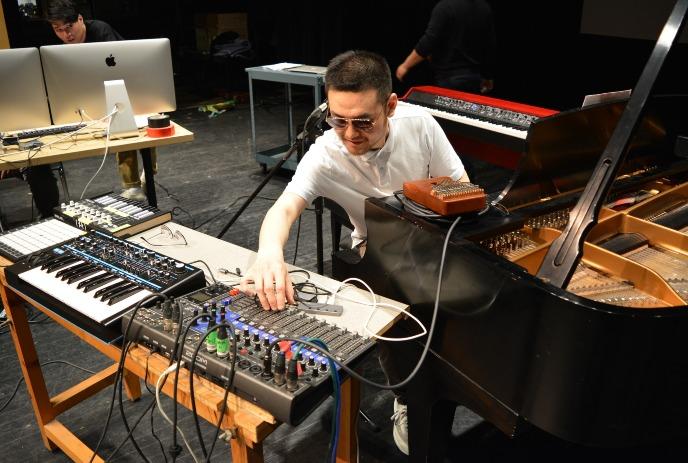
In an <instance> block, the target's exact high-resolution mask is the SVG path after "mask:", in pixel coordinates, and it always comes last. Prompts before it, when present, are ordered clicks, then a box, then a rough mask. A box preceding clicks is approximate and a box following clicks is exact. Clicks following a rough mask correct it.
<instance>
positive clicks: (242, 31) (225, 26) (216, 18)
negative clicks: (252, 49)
mask: <svg viewBox="0 0 688 463" xmlns="http://www.w3.org/2000/svg"><path fill="white" fill-rule="evenodd" d="M195 24H196V49H197V50H199V51H209V50H210V43H211V42H212V41H213V39H214V38H215V37H217V36H218V35H220V34H221V33H222V32H228V31H234V32H236V33H237V34H239V37H241V38H242V39H248V25H247V20H246V13H205V14H197V15H196V16H195Z"/></svg>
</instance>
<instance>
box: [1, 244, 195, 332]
mask: <svg viewBox="0 0 688 463" xmlns="http://www.w3.org/2000/svg"><path fill="white" fill-rule="evenodd" d="M5 276H6V278H7V283H8V286H10V287H11V288H12V289H13V290H15V291H16V292H18V293H21V294H24V295H26V296H28V297H29V298H31V299H33V300H35V301H36V302H38V303H40V304H41V305H43V306H44V307H46V308H47V309H49V310H51V311H53V312H55V313H56V314H58V315H60V316H61V317H63V318H65V319H66V320H68V321H70V322H71V323H73V324H75V325H77V326H79V327H81V328H82V329H84V330H86V331H88V332H90V333H91V334H93V335H95V336H97V337H99V338H101V339H103V340H106V341H113V340H115V339H116V338H119V337H121V330H120V326H119V322H120V319H121V317H122V315H123V314H124V313H125V312H126V311H127V310H129V309H130V308H132V307H133V306H134V305H136V304H137V303H139V302H141V301H143V300H144V299H146V298H147V297H148V296H150V295H152V294H154V293H163V294H168V295H180V294H184V293H187V292H189V291H192V290H194V289H197V288H200V287H203V286H205V277H204V274H203V271H202V270H200V269H198V268H196V267H193V266H191V265H188V264H185V263H183V262H179V261H177V260H175V259H172V258H170V257H167V256H165V255H162V254H160V253H158V252H155V251H152V250H150V249H146V248H144V247H141V246H138V245H136V244H133V243H129V242H126V241H123V240H121V239H119V238H116V237H114V236H112V235H108V234H106V233H102V232H98V231H91V232H89V233H87V234H86V235H84V236H81V237H79V238H75V239H73V240H71V241H67V242H65V243H63V244H60V245H58V246H55V247H52V248H50V249H47V250H44V251H42V252H40V253H38V254H35V255H33V256H32V257H31V258H28V259H24V260H22V261H20V262H17V263H16V264H14V265H11V266H9V267H7V268H6V269H5Z"/></svg>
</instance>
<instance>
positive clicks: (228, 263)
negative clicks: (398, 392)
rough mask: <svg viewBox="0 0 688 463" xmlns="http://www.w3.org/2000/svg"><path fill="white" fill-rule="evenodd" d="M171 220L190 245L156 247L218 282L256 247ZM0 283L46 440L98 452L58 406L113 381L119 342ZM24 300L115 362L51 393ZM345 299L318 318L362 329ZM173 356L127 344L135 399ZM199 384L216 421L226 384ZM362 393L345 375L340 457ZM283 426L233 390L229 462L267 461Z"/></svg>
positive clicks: (347, 453)
mask: <svg viewBox="0 0 688 463" xmlns="http://www.w3.org/2000/svg"><path fill="white" fill-rule="evenodd" d="M167 226H168V227H170V228H171V229H172V230H173V231H176V230H179V231H180V232H181V233H182V234H183V235H184V237H185V239H186V241H187V242H188V245H182V246H177V245H175V246H164V247H159V246H158V247H156V250H157V251H158V252H162V253H163V254H165V255H167V256H170V257H174V258H176V259H178V260H182V261H185V262H187V263H190V262H193V261H197V260H199V259H201V260H203V261H204V262H205V263H206V264H207V265H208V266H209V269H206V268H205V267H204V266H203V265H198V264H195V265H197V266H198V267H199V268H202V269H204V271H205V272H206V274H207V275H210V274H211V273H212V274H213V275H214V276H215V278H216V279H218V280H219V281H222V278H221V277H222V276H223V274H222V273H221V272H219V269H220V268H229V269H232V271H233V270H234V269H235V268H237V267H239V268H240V269H242V271H244V270H246V269H247V268H248V266H249V265H250V264H251V263H252V262H253V260H254V259H255V253H254V252H252V251H249V250H247V249H244V248H241V247H238V246H235V245H232V244H230V243H227V242H225V241H221V240H218V239H216V238H213V237H210V236H208V235H205V234H203V233H199V232H197V231H195V230H192V229H189V228H187V227H184V226H181V225H178V224H174V223H169V224H168V225H167ZM158 233H159V230H158V229H157V228H154V229H152V230H148V231H146V232H143V233H141V234H139V235H136V236H134V237H132V238H131V239H130V240H131V241H134V242H137V243H139V244H142V245H144V244H145V242H144V241H143V240H142V239H141V237H146V238H151V237H152V236H154V235H156V234H158ZM1 263H2V262H0V264H1ZM8 263H9V262H7V261H5V262H4V264H5V265H6V264H8ZM312 280H313V281H315V282H316V283H317V284H320V285H325V286H327V287H328V288H332V289H333V288H334V287H336V286H337V285H338V283H337V282H336V281H334V280H331V279H329V278H326V277H323V276H321V275H315V274H313V275H312ZM225 281H226V280H225ZM0 283H1V285H0V294H1V296H2V301H3V304H4V306H5V308H6V311H7V316H8V320H9V321H10V326H11V333H12V340H13V342H14V346H15V348H16V351H17V355H18V357H19V362H20V364H21V368H22V373H23V375H24V379H25V380H26V385H27V390H28V391H29V395H30V397H31V403H32V406H33V409H34V414H35V416H36V421H37V423H38V427H39V429H40V431H41V436H42V438H43V443H44V445H45V446H46V447H47V448H48V449H50V450H54V449H56V448H60V449H61V450H62V451H63V452H64V453H65V454H67V455H68V456H69V457H70V458H71V459H72V460H74V461H77V462H88V461H89V459H90V458H91V456H92V454H93V451H92V450H91V449H90V448H88V446H86V445H85V444H84V443H83V442H81V441H80V440H79V439H78V438H77V437H76V436H75V435H74V434H73V433H72V432H71V431H70V430H69V429H67V428H66V427H65V426H64V425H63V424H61V423H60V421H59V420H58V419H57V417H58V415H59V414H60V413H63V412H64V411H66V410H68V409H69V408H71V407H73V406H74V405H76V404H78V403H80V402H82V401H83V400H86V399H87V398H89V397H91V396H92V395H94V394H95V393H96V392H98V391H100V390H102V389H104V388H105V387H107V386H108V385H110V384H112V383H113V381H114V377H115V373H116V371H117V362H118V361H119V358H120V355H121V350H120V348H118V347H116V346H112V345H108V344H105V343H103V342H102V341H100V340H98V339H96V338H94V337H93V336H91V335H89V334H88V333H86V332H84V331H83V330H81V329H80V328H79V327H77V326H74V325H72V324H71V323H69V322H66V321H65V320H63V319H62V318H60V317H59V316H57V315H55V314H54V313H53V312H51V311H50V310H47V309H46V308H44V307H41V306H40V305H39V304H37V303H36V302H35V301H33V300H31V299H30V298H28V297H24V296H19V295H17V294H16V293H14V292H13V291H12V290H11V289H10V288H8V287H7V282H6V280H5V276H4V272H3V273H2V274H0ZM227 283H231V282H227ZM356 291H358V290H356ZM24 300H26V301H27V302H29V303H30V304H32V305H33V306H34V307H37V308H38V309H40V310H41V311H43V312H45V313H46V314H47V315H48V316H50V317H51V318H52V319H53V320H55V321H56V322H57V323H59V324H60V325H62V326H63V327H65V328H66V329H67V330H69V331H70V332H71V333H73V334H74V335H76V336H77V337H79V338H80V339H82V340H84V341H85V342H86V343H88V344H89V345H90V346H92V347H94V348H95V349H98V350H99V351H100V352H102V353H103V354H105V355H106V356H108V357H109V358H110V359H112V360H113V362H114V363H113V364H112V365H110V366H109V367H107V368H106V369H104V370H103V371H101V372H99V373H97V374H95V375H93V376H91V377H90V378H88V379H87V380H85V381H83V382H81V383H79V384H77V385H74V386H71V387H69V388H68V389H67V390H65V391H63V392H61V393H60V394H58V395H56V396H53V397H50V396H49V394H48V390H47V387H46V385H45V380H44V377H43V373H42V371H41V368H40V362H39V359H38V355H37V353H36V348H35V345H34V341H33V337H32V335H31V331H30V328H29V324H28V320H27V318H26V313H25V311H24V308H23V307H22V302H23V301H24ZM384 301H385V302H388V303H390V302H393V301H390V300H388V299H384ZM343 305H344V314H343V315H342V316H341V317H328V316H320V318H323V319H326V320H327V319H329V321H333V320H334V321H335V322H336V324H337V325H338V326H340V327H346V328H348V329H350V330H353V331H357V332H359V333H363V327H362V321H363V320H365V319H366V318H367V315H368V314H369V313H370V308H369V307H367V306H365V305H362V304H355V303H350V302H344V303H343ZM397 306H399V307H404V306H403V305H401V304H397ZM379 312H380V313H379V314H378V315H376V316H375V317H373V319H372V321H371V324H370V329H371V331H373V332H376V333H382V332H384V331H386V329H387V328H388V327H389V326H391V324H392V323H393V322H394V321H395V320H396V318H397V317H398V316H399V315H398V312H396V311H393V310H389V309H382V310H379ZM168 362H169V361H168V360H167V359H166V358H164V357H161V356H159V355H157V354H153V355H150V352H148V351H147V350H146V349H145V348H142V347H135V348H134V349H132V350H130V352H129V354H128V355H127V358H126V362H125V375H124V385H125V388H126V391H127V396H128V397H129V398H130V399H135V398H138V397H139V396H140V394H141V389H140V384H139V381H138V378H144V377H146V368H147V371H148V378H149V381H150V382H151V383H153V384H154V383H155V381H156V380H157V378H158V377H159V375H160V374H161V373H162V371H163V370H164V369H165V368H167V366H168ZM146 364H147V366H146ZM188 377H189V376H188V371H187V370H182V371H181V372H180V380H179V387H178V401H179V402H180V403H181V404H182V405H184V406H187V407H190V395H189V386H188V383H189V382H188ZM194 386H195V387H194V389H195V392H196V401H197V409H198V414H199V416H201V417H203V418H204V419H206V420H208V421H209V422H211V423H213V424H215V423H217V421H218V419H219V412H220V410H221V406H222V397H223V395H224V390H223V389H222V388H221V387H219V386H217V385H215V384H214V383H212V382H210V381H208V380H206V379H204V378H200V377H195V379H194ZM163 392H165V393H166V394H167V395H169V396H171V395H172V394H173V392H174V390H173V383H172V382H169V381H168V382H167V383H166V385H165V387H164V388H163ZM359 394H360V384H359V382H358V381H355V380H352V379H347V380H346V381H344V383H343V384H342V389H341V399H342V408H341V417H340V439H339V443H338V448H337V460H338V461H340V462H350V461H356V455H357V442H356V438H355V436H356V432H355V430H356V420H357V417H358V403H359ZM278 425H279V423H278V422H277V421H276V420H275V418H274V417H272V415H270V414H269V413H268V412H266V411H265V410H262V409H260V408H259V407H257V406H256V405H254V404H252V403H250V402H248V401H246V400H243V399H241V398H239V397H237V396H235V395H233V394H230V395H229V398H228V401H227V413H226V415H225V417H224V418H223V422H222V428H223V429H229V430H231V434H232V436H233V438H232V440H231V448H232V462H234V463H242V462H247V463H249V462H250V463H258V462H261V461H262V460H263V449H262V442H263V440H264V439H265V438H266V437H267V436H268V435H269V434H270V433H271V432H272V431H273V430H274V429H276V427H277V426H278ZM94 461H96V462H101V461H103V460H101V459H100V458H95V459H94Z"/></svg>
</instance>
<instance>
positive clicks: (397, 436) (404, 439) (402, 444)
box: [391, 398, 409, 455]
mask: <svg viewBox="0 0 688 463" xmlns="http://www.w3.org/2000/svg"><path fill="white" fill-rule="evenodd" d="M407 408H408V407H407V406H406V405H402V404H400V403H399V402H397V399H396V398H395V399H394V414H393V415H392V418H391V420H392V421H394V429H393V431H392V437H394V443H395V444H397V447H398V448H399V450H400V451H401V453H403V454H404V455H408V454H409V447H408V415H407Z"/></svg>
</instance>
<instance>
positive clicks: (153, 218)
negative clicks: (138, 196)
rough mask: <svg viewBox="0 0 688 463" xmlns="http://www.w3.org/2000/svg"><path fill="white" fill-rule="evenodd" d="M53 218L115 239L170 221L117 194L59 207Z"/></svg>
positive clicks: (152, 210) (143, 205) (64, 204)
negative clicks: (112, 236) (97, 231)
mask: <svg viewBox="0 0 688 463" xmlns="http://www.w3.org/2000/svg"><path fill="white" fill-rule="evenodd" d="M53 212H54V214H55V217H56V218H58V219H60V220H62V221H63V222H66V223H68V224H70V225H73V226H75V227H77V228H81V229H84V230H99V231H102V232H106V233H110V234H112V235H114V236H116V237H118V238H128V237H130V236H133V235H135V234H137V233H140V232H143V231H146V230H149V229H151V228H153V227H155V226H157V225H160V224H162V223H165V222H169V221H170V220H171V219H172V214H171V213H170V212H162V211H161V210H159V209H158V208H156V207H152V206H149V205H148V204H146V203H144V202H141V201H136V200H133V199H127V198H124V197H123V196H120V195H117V194H113V193H110V194H105V195H102V196H96V197H94V198H90V199H83V200H79V201H70V202H69V203H62V204H61V205H60V206H58V207H56V208H55V209H54V211H53Z"/></svg>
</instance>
